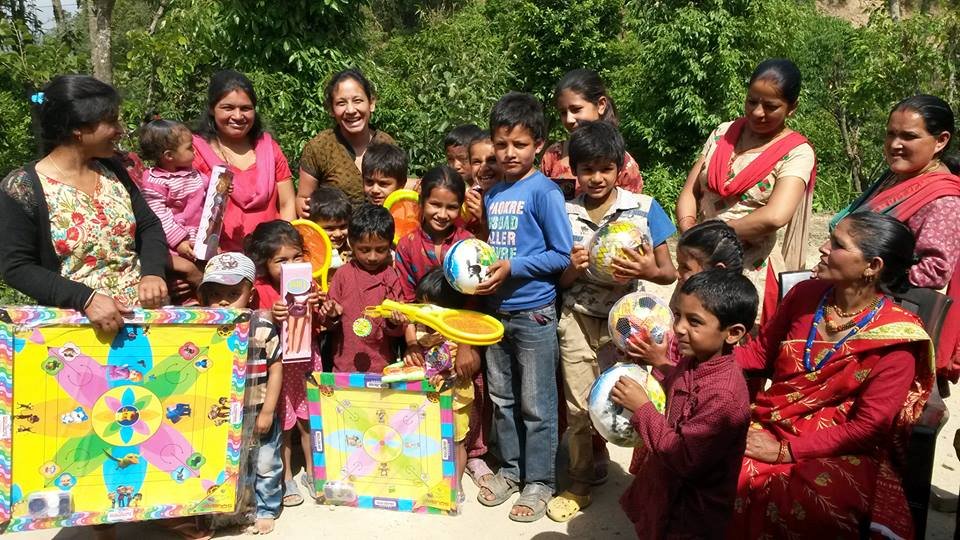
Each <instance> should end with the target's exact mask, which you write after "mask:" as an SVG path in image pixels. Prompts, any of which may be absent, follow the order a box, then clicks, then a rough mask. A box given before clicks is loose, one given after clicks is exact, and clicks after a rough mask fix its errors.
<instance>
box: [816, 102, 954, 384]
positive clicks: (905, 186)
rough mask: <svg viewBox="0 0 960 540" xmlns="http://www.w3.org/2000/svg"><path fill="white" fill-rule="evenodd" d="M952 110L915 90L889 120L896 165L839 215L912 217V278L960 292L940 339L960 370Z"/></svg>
mask: <svg viewBox="0 0 960 540" xmlns="http://www.w3.org/2000/svg"><path fill="white" fill-rule="evenodd" d="M954 127H955V126H954V116H953V111H952V110H950V105H948V104H947V103H946V102H945V101H943V100H942V99H940V98H938V97H935V96H928V95H916V96H913V97H909V98H907V99H905V100H903V101H901V102H900V103H898V104H897V105H896V106H895V107H894V108H893V111H891V112H890V117H889V119H888V120H887V135H886V138H885V140H884V145H883V154H884V158H885V159H886V161H887V165H888V166H889V169H888V170H887V172H886V173H884V175H883V176H882V177H881V178H880V180H878V181H877V182H876V183H875V184H874V185H872V186H870V188H868V189H867V190H866V191H865V192H864V193H863V195H861V196H860V197H859V198H858V199H857V200H856V201H854V202H853V204H851V205H850V206H849V207H847V209H846V210H844V211H843V212H841V213H840V214H838V215H837V217H835V218H834V222H832V223H831V225H832V224H834V223H835V222H836V221H839V220H840V219H841V218H843V217H844V216H846V215H847V214H849V213H851V212H858V211H860V210H872V211H874V212H882V213H884V214H889V215H891V216H893V217H895V218H897V219H899V220H900V221H902V222H904V223H906V224H907V226H908V227H910V229H911V230H912V231H913V234H914V235H915V236H916V238H917V248H916V254H917V261H916V263H915V264H914V265H913V266H912V267H910V283H911V284H912V285H914V286H917V287H929V288H931V289H942V288H944V287H947V294H948V295H950V297H951V298H953V306H952V307H951V309H950V312H949V313H948V315H947V318H946V320H945V322H944V326H943V329H942V330H941V333H940V340H939V342H938V344H937V372H938V374H943V375H945V376H947V377H948V378H949V379H950V380H951V381H953V382H957V378H958V376H960V272H957V271H956V270H957V265H958V263H960V219H958V216H960V177H958V176H957V173H960V160H958V159H957V158H956V156H950V155H949V150H950V144H951V142H952V140H953V139H952V135H953V133H954Z"/></svg>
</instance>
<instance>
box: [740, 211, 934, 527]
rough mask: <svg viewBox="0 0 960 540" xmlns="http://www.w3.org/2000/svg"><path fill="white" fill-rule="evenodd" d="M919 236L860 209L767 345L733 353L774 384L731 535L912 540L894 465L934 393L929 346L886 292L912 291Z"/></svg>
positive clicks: (756, 417)
mask: <svg viewBox="0 0 960 540" xmlns="http://www.w3.org/2000/svg"><path fill="white" fill-rule="evenodd" d="M913 248H914V239H913V234H912V233H911V232H910V230H909V229H908V228H907V227H906V226H905V225H904V224H903V223H901V222H900V221H898V220H896V219H894V218H892V217H890V216H886V215H883V214H878V213H874V212H861V213H856V214H852V215H850V216H848V217H846V218H845V219H843V220H842V221H841V222H840V224H839V225H838V226H837V227H836V229H834V230H833V232H832V234H831V236H830V239H829V240H828V241H827V242H826V243H824V245H823V246H821V247H820V253H821V257H820V263H819V264H818V265H817V267H816V268H815V269H814V274H815V277H816V279H814V280H810V281H805V282H803V283H800V284H798V285H797V286H795V287H794V288H793V290H792V291H791V292H790V293H789V294H788V295H787V297H786V298H785V299H784V301H783V303H782V305H780V306H779V308H778V309H777V311H776V313H775V314H774V315H773V317H772V318H771V320H770V322H769V323H768V324H767V325H766V326H765V327H764V328H763V329H761V332H760V337H759V338H758V339H756V340H753V341H752V342H751V343H750V344H748V345H746V346H743V347H740V348H738V349H737V350H736V352H735V354H736V358H737V362H738V363H739V364H740V366H741V367H742V368H743V369H745V370H765V371H767V372H768V374H769V375H770V376H771V377H772V384H771V386H770V387H769V388H767V389H766V390H763V391H761V392H760V393H759V394H758V395H757V397H756V400H755V401H754V404H753V410H752V425H751V429H750V431H749V433H748V434H747V449H746V455H745V457H744V460H743V467H742V468H741V470H740V479H739V481H738V485H737V496H736V499H735V501H734V517H733V522H732V523H731V526H730V529H729V532H730V536H731V537H734V538H751V539H752V538H815V537H818V536H824V535H825V536H827V537H830V538H837V537H839V538H858V537H859V536H860V533H861V530H862V528H863V527H866V526H869V527H870V528H871V530H872V531H873V532H875V533H879V534H885V535H888V534H890V533H892V534H894V535H897V536H899V537H901V538H910V537H912V533H913V531H912V525H913V523H912V520H911V517H910V512H909V510H908V508H907V501H906V498H905V497H904V494H903V488H902V486H901V482H900V476H899V474H898V473H897V470H898V469H897V467H898V465H901V464H902V463H903V461H902V460H903V458H904V456H905V448H906V442H907V436H908V435H909V431H910V428H911V426H912V425H913V423H915V422H916V420H917V418H918V417H919V416H920V412H921V410H922V409H923V405H924V403H925V402H926V400H927V398H928V397H929V395H930V390H931V388H932V385H933V380H934V376H933V362H932V351H931V345H930V340H929V338H928V337H927V334H926V332H924V330H923V327H922V326H921V323H920V321H919V319H917V317H915V316H914V315H913V314H911V313H909V312H907V311H905V310H903V309H902V308H901V307H899V306H897V305H896V304H895V303H894V302H893V301H892V300H891V299H890V298H889V297H887V296H885V295H884V293H883V291H888V290H901V289H903V288H905V287H906V286H907V279H908V277H907V272H908V270H909V269H910V266H911V264H912V254H913Z"/></svg>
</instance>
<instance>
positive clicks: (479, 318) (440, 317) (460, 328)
mask: <svg viewBox="0 0 960 540" xmlns="http://www.w3.org/2000/svg"><path fill="white" fill-rule="evenodd" d="M394 311H398V312H400V313H403V314H404V315H406V316H407V318H408V319H410V320H411V321H413V322H418V323H422V324H425V325H427V326H429V327H430V328H433V329H434V330H436V331H437V332H440V334H442V335H443V337H445V338H447V339H449V340H450V341H453V342H456V343H463V344H464V345H476V346H481V347H482V346H487V345H493V344H495V343H497V342H499V341H500V339H501V338H503V324H501V323H500V321H498V320H497V319H494V318H493V317H491V316H489V315H484V314H483V313H478V312H476V311H470V310H467V309H447V308H442V307H439V306H434V305H432V304H401V303H400V302H394V301H393V300H384V301H383V303H382V304H380V305H379V306H374V307H368V308H367V309H366V310H364V314H365V315H366V316H368V317H387V316H389V315H390V313H392V312H394Z"/></svg>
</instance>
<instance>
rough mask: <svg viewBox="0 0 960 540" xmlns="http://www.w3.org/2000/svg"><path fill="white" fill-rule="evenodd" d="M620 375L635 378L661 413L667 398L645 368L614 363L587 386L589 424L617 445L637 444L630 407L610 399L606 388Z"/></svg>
mask: <svg viewBox="0 0 960 540" xmlns="http://www.w3.org/2000/svg"><path fill="white" fill-rule="evenodd" d="M623 376H626V377H630V378H631V379H633V380H635V381H637V382H639V383H640V385H641V386H643V387H644V389H646V391H647V395H648V396H649V397H650V401H652V402H653V405H654V407H656V408H657V410H658V411H659V412H661V413H663V410H664V407H665V405H666V401H667V397H666V395H665V394H664V392H663V387H662V386H660V383H659V382H657V380H656V379H655V378H653V377H652V376H650V374H649V373H647V370H646V369H644V368H642V367H640V366H638V365H636V364H616V365H614V366H613V367H611V368H609V369H607V370H606V371H604V372H603V373H601V374H600V376H599V377H597V380H596V382H594V383H593V387H591V388H590V396H589V398H588V401H587V410H588V412H589V413H590V421H591V422H593V427H594V428H595V429H596V430H597V433H599V434H600V435H601V436H602V437H603V438H604V439H606V440H608V441H610V442H611V443H613V444H615V445H617V446H638V445H639V444H640V442H641V440H640V436H639V435H638V434H637V432H636V430H635V429H633V426H631V425H630V417H631V416H633V411H631V410H629V409H625V408H623V407H621V406H620V405H617V404H616V403H614V402H613V400H612V399H610V391H611V390H613V386H614V385H615V384H617V381H618V380H620V377H623Z"/></svg>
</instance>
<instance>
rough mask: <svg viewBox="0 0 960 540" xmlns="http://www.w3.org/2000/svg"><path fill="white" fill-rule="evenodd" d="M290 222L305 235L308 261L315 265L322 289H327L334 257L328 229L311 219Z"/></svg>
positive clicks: (315, 279) (316, 276) (314, 275)
mask: <svg viewBox="0 0 960 540" xmlns="http://www.w3.org/2000/svg"><path fill="white" fill-rule="evenodd" d="M290 224H291V225H293V227H294V228H295V229H297V232H299V233H300V236H302V237H303V247H304V249H305V250H306V253H305V255H306V257H307V261H309V262H310V264H311V265H313V279H314V281H316V282H317V283H319V284H320V289H321V290H322V291H326V290H327V274H328V273H329V270H330V260H331V259H332V258H333V244H331V243H330V237H329V236H327V231H325V230H323V228H322V227H320V226H319V225H317V224H316V223H314V222H312V221H310V220H309V219H295V220H293V221H291V222H290Z"/></svg>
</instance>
